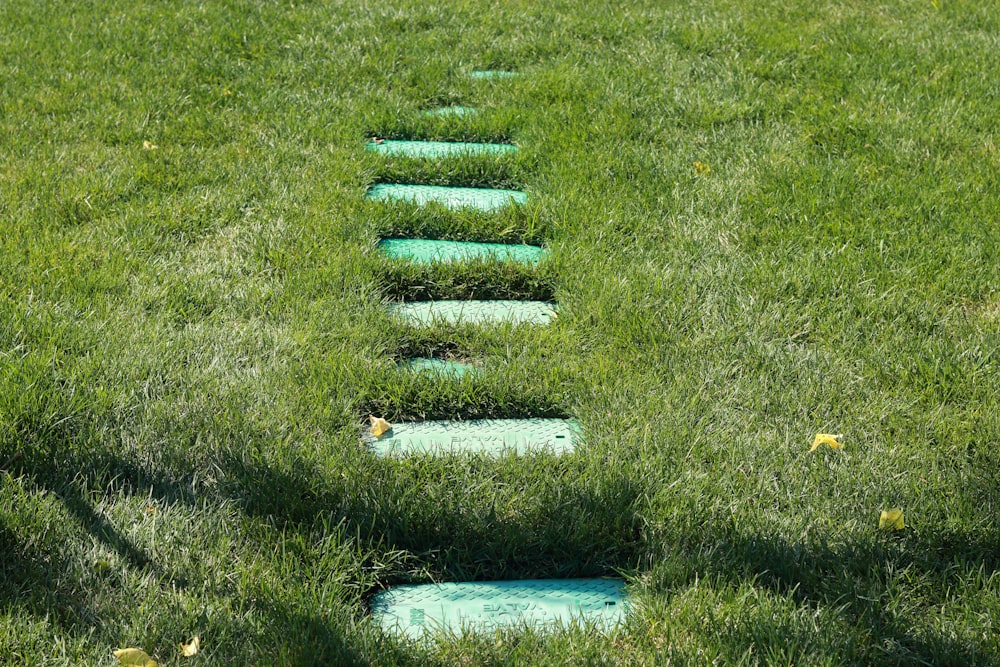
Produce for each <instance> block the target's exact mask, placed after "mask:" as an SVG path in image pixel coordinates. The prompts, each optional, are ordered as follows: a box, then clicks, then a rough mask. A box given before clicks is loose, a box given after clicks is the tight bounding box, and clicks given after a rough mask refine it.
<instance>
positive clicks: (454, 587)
mask: <svg viewBox="0 0 1000 667" xmlns="http://www.w3.org/2000/svg"><path fill="white" fill-rule="evenodd" d="M626 606H627V600H626V596H625V583H624V582H623V581H621V580H619V579H529V580H522V581H474V582H468V583H443V584H417V585H403V586H395V587H393V588H390V589H388V590H385V591H382V592H380V593H378V594H377V595H376V596H375V597H374V598H373V600H372V606H371V609H372V615H373V617H374V619H375V622H376V623H378V624H379V625H380V626H381V627H382V628H383V629H384V630H385V631H386V632H389V633H393V634H399V635H403V636H405V637H409V638H412V639H420V638H422V637H427V636H431V635H433V634H434V633H435V632H438V631H443V632H446V633H455V634H457V633H459V632H461V631H462V630H463V629H465V630H469V631H472V632H493V631H495V630H498V629H501V628H518V627H524V626H530V627H534V628H540V629H544V628H549V627H552V626H555V625H557V624H569V623H572V622H574V621H576V622H579V621H586V622H591V623H595V624H596V625H598V626H599V627H601V628H602V629H605V630H610V629H611V628H613V627H614V626H617V625H620V624H621V623H623V622H624V621H625V615H626V614H625V611H626V610H625V607H626Z"/></svg>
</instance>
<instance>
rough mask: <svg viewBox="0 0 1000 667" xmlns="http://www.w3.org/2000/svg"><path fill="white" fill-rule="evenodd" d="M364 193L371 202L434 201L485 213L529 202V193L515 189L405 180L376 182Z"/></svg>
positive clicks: (447, 206) (421, 204)
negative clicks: (408, 182)
mask: <svg viewBox="0 0 1000 667" xmlns="http://www.w3.org/2000/svg"><path fill="white" fill-rule="evenodd" d="M367 196H368V199H371V200H374V201H405V202H412V203H414V204H417V205H419V206H423V205H425V204H429V203H431V202H435V203H438V204H441V205H442V206H444V207H446V208H450V209H462V208H472V209H476V210H479V211H485V212H491V211H496V210H499V209H501V208H503V207H505V206H510V205H512V204H524V203H525V202H527V201H528V195H526V194H525V193H523V192H520V191H518V190H498V189H491V188H457V187H449V186H442V185H412V184H404V183H379V184H378V185H375V186H373V187H372V188H371V189H369V190H368V195H367Z"/></svg>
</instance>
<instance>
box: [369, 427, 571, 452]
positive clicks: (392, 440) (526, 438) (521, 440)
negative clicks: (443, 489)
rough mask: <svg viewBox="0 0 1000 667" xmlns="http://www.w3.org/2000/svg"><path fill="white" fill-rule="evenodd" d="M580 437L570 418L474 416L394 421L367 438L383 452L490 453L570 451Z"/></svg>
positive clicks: (371, 444)
mask: <svg viewBox="0 0 1000 667" xmlns="http://www.w3.org/2000/svg"><path fill="white" fill-rule="evenodd" d="M578 440H580V426H579V424H577V423H576V422H575V421H572V420H570V419H472V420H469V421H423V422H400V423H393V425H392V430H391V431H389V432H388V433H386V434H385V435H383V436H382V437H381V438H376V437H375V436H374V435H371V434H370V433H369V434H366V435H365V441H366V442H367V443H368V444H369V446H370V447H371V448H372V451H374V452H375V453H376V454H378V455H380V456H389V455H408V454H445V455H446V454H486V455H489V456H500V455H502V454H517V455H519V456H523V455H525V454H528V453H530V452H548V453H551V454H568V453H570V452H572V451H573V450H574V449H576V444H577V441H578Z"/></svg>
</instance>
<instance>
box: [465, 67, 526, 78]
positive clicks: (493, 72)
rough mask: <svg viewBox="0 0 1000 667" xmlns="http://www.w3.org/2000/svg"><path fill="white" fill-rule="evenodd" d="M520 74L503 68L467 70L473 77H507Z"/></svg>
mask: <svg viewBox="0 0 1000 667" xmlns="http://www.w3.org/2000/svg"><path fill="white" fill-rule="evenodd" d="M520 74H521V73H520V72H511V71H510V70H503V69H476V70H472V71H471V72H469V77H470V78H473V79H509V78H511V77H515V76H519V75H520Z"/></svg>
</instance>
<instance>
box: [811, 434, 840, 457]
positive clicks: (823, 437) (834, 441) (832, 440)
mask: <svg viewBox="0 0 1000 667" xmlns="http://www.w3.org/2000/svg"><path fill="white" fill-rule="evenodd" d="M843 437H844V435H843V434H842V433H841V434H838V435H830V434H829V433H817V434H816V438H815V439H814V440H813V445H812V447H810V448H809V451H810V452H815V451H816V450H817V449H819V447H820V445H827V446H829V447H830V449H840V442H839V440H840V439H841V438H843Z"/></svg>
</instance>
